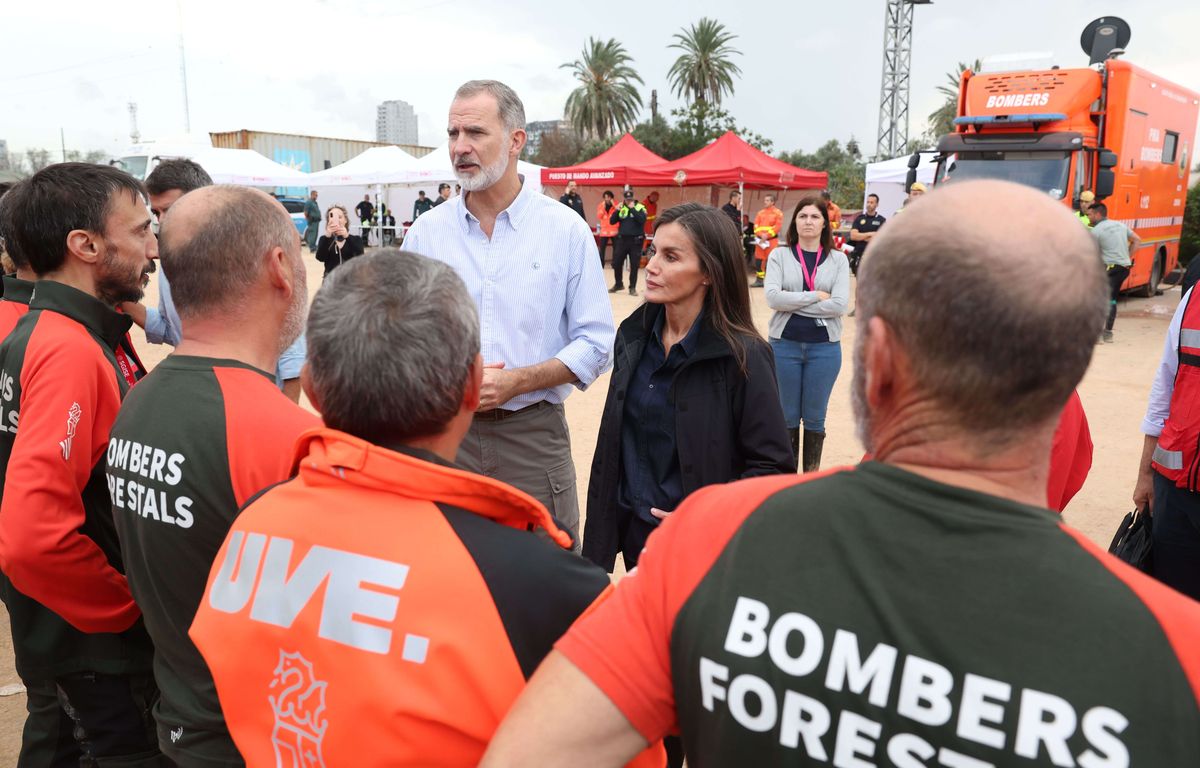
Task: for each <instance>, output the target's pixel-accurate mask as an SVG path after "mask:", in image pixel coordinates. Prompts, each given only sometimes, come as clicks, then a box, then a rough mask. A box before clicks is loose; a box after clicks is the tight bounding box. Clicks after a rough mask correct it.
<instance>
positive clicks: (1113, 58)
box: [909, 17, 1200, 296]
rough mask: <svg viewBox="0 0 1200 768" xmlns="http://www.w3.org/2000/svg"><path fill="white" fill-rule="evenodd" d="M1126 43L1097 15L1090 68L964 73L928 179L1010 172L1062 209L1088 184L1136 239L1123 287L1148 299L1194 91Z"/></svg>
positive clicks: (1176, 207)
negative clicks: (1140, 62) (1149, 65)
mask: <svg viewBox="0 0 1200 768" xmlns="http://www.w3.org/2000/svg"><path fill="white" fill-rule="evenodd" d="M1128 40H1129V26H1128V25H1127V24H1126V23H1125V22H1124V21H1122V20H1121V19H1117V18H1115V17H1105V18H1101V19H1097V20H1096V21H1094V22H1092V23H1091V24H1090V25H1088V27H1087V29H1086V30H1085V31H1084V35H1083V40H1082V43H1083V47H1084V51H1085V52H1086V53H1088V54H1090V56H1091V63H1090V64H1089V66H1087V67H1081V68H1078V69H1059V68H1057V67H1053V68H1050V69H1043V70H1026V71H1008V72H988V73H982V74H976V73H974V72H971V71H970V70H968V71H966V72H964V73H963V74H962V80H961V82H960V84H959V94H958V117H957V118H956V119H955V121H954V125H955V131H954V133H951V134H948V135H946V136H943V137H942V138H941V139H940V140H939V141H938V146H937V149H938V156H937V163H938V165H937V173H936V176H935V183H946V182H954V181H960V180H962V179H978V178H989V179H1007V180H1010V181H1015V182H1019V183H1021V184H1026V185H1028V186H1031V187H1034V188H1036V189H1040V190H1042V191H1043V192H1045V193H1046V194H1048V195H1050V196H1051V197H1054V198H1057V199H1060V200H1062V201H1063V204H1064V205H1068V206H1071V205H1075V206H1078V203H1079V196H1080V194H1081V193H1082V192H1084V191H1085V190H1091V191H1092V192H1093V193H1095V195H1096V199H1097V200H1101V201H1103V202H1104V203H1105V204H1106V205H1107V207H1108V215H1109V218H1112V219H1116V220H1118V221H1122V222H1124V223H1125V224H1127V225H1129V226H1130V227H1132V228H1133V230H1134V231H1135V232H1137V234H1138V237H1140V238H1141V241H1142V244H1141V247H1140V248H1139V250H1138V251H1137V253H1136V254H1135V257H1134V263H1133V267H1132V269H1131V270H1130V273H1129V279H1128V280H1127V281H1126V283H1125V285H1124V289H1125V290H1133V289H1139V290H1140V292H1142V293H1143V294H1144V295H1146V296H1151V295H1153V294H1154V291H1155V290H1156V289H1157V287H1158V284H1159V282H1160V281H1161V280H1162V278H1163V276H1164V275H1165V274H1167V273H1168V272H1169V271H1171V270H1173V269H1175V267H1176V265H1177V264H1178V259H1179V235H1180V231H1181V229H1182V225H1183V211H1184V205H1185V203H1186V201H1187V190H1188V171H1189V168H1190V165H1191V163H1193V162H1194V161H1195V157H1194V154H1195V153H1194V150H1193V148H1192V147H1191V146H1190V145H1191V143H1192V141H1193V138H1194V137H1195V135H1196V117H1197V112H1198V111H1200V96H1198V95H1197V94H1196V93H1195V92H1194V91H1191V90H1189V89H1187V88H1184V87H1183V86H1180V85H1177V84H1175V83H1172V82H1169V81H1167V80H1164V79H1163V78H1161V77H1158V76H1156V75H1154V74H1152V73H1150V72H1147V71H1146V70H1144V69H1141V68H1139V67H1137V66H1135V65H1133V64H1131V63H1129V62H1127V61H1122V60H1119V59H1118V58H1117V57H1118V56H1120V55H1121V54H1123V53H1124V47H1125V45H1126V44H1127V43H1128ZM917 160H918V158H917V156H914V157H913V158H912V160H911V161H910V163H909V167H910V168H913V169H915V168H916V163H917ZM915 175H916V172H915V170H913V171H912V172H910V174H909V176H910V184H911V180H912V179H915Z"/></svg>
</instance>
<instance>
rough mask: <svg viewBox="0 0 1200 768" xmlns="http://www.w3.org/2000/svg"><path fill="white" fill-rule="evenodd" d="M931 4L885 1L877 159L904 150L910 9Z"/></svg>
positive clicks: (927, 0)
mask: <svg viewBox="0 0 1200 768" xmlns="http://www.w3.org/2000/svg"><path fill="white" fill-rule="evenodd" d="M932 2H933V0H887V8H886V10H885V12H884V21H883V82H882V83H881V85H880V88H879V141H878V143H877V144H876V147H875V156H876V158H877V159H881V160H882V159H885V158H889V157H895V156H896V155H898V154H900V153H902V152H904V151H905V150H906V149H907V148H908V84H909V66H910V64H911V63H912V28H913V6H914V5H929V4H931V3H932Z"/></svg>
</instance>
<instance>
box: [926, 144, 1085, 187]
mask: <svg viewBox="0 0 1200 768" xmlns="http://www.w3.org/2000/svg"><path fill="white" fill-rule="evenodd" d="M1070 167H1071V159H1070V157H1069V156H1068V154H1067V153H1066V152H959V153H957V154H952V155H948V156H947V157H946V158H945V159H943V160H942V161H941V162H940V163H938V170H937V183H939V184H940V183H942V182H949V183H953V182H955V181H963V180H965V179H1002V180H1004V181H1015V182H1016V183H1018V184H1024V185H1025V186H1027V187H1033V188H1034V189H1039V190H1041V191H1042V192H1045V193H1046V194H1048V195H1050V196H1051V197H1053V198H1056V199H1061V198H1062V197H1063V195H1064V194H1066V191H1067V188H1068V180H1067V174H1068V172H1069V171H1070Z"/></svg>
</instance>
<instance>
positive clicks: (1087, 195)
mask: <svg viewBox="0 0 1200 768" xmlns="http://www.w3.org/2000/svg"><path fill="white" fill-rule="evenodd" d="M1079 199H1080V200H1081V201H1083V202H1085V203H1091V202H1095V200H1096V193H1094V192H1092V190H1090V189H1085V190H1084V191H1083V192H1082V193H1080V195H1079Z"/></svg>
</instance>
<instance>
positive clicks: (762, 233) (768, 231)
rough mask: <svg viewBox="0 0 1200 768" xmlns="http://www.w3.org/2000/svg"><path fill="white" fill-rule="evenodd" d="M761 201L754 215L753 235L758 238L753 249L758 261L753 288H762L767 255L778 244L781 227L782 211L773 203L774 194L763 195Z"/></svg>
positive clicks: (765, 273) (765, 274)
mask: <svg viewBox="0 0 1200 768" xmlns="http://www.w3.org/2000/svg"><path fill="white" fill-rule="evenodd" d="M763 203H764V204H765V205H764V207H763V209H762V210H761V211H759V212H758V215H757V216H755V217H754V236H755V237H756V238H757V239H758V244H757V245H756V246H755V249H754V259H755V261H757V262H758V279H757V280H755V281H754V287H755V288H762V285H763V278H764V277H766V276H767V272H766V269H767V267H766V264H767V256H769V255H770V254H771V251H773V250H775V246H777V245H778V244H779V230H780V229H781V228H782V227H783V211H781V210H779V208H778V206H776V205H775V195H764V196H763Z"/></svg>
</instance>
